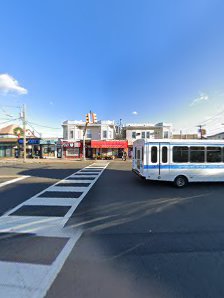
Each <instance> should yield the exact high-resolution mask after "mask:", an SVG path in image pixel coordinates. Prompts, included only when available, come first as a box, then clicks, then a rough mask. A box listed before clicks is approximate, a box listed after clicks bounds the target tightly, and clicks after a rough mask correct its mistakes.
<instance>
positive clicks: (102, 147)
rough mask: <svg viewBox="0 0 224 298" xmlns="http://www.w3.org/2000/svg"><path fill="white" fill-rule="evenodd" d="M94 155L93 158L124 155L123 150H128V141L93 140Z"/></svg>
mask: <svg viewBox="0 0 224 298" xmlns="http://www.w3.org/2000/svg"><path fill="white" fill-rule="evenodd" d="M91 148H92V157H93V158H106V157H110V158H113V159H114V158H117V157H122V154H123V151H126V152H127V150H128V141H126V140H113V141H102V140H101V141H98V140H92V141H91Z"/></svg>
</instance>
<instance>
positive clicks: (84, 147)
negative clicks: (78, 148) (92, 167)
mask: <svg viewBox="0 0 224 298" xmlns="http://www.w3.org/2000/svg"><path fill="white" fill-rule="evenodd" d="M90 116H91V111H90V112H89V113H88V114H86V124H85V127H84V130H83V148H82V159H83V160H86V130H87V125H88V123H89V122H90Z"/></svg>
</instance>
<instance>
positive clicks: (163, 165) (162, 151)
mask: <svg viewBox="0 0 224 298" xmlns="http://www.w3.org/2000/svg"><path fill="white" fill-rule="evenodd" d="M169 152H170V150H169V143H159V177H161V178H165V176H166V175H169V173H170V160H169Z"/></svg>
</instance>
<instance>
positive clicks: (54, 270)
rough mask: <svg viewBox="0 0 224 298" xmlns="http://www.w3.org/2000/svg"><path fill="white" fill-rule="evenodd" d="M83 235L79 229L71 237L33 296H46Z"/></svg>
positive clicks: (36, 297)
mask: <svg viewBox="0 0 224 298" xmlns="http://www.w3.org/2000/svg"><path fill="white" fill-rule="evenodd" d="M81 235H82V231H81V230H78V231H77V232H76V235H74V236H73V237H72V238H70V239H69V241H68V242H67V244H66V245H65V247H64V248H63V249H62V251H61V253H60V254H59V256H58V257H57V258H56V260H55V261H54V262H53V264H52V265H51V268H50V270H49V272H48V274H47V275H46V276H45V278H44V280H43V282H42V283H40V284H39V285H40V287H39V288H38V289H37V291H36V293H35V295H34V296H33V298H43V297H45V296H46V294H47V291H48V290H49V289H50V287H51V285H52V283H53V282H54V280H55V279H56V277H57V275H58V273H59V272H60V271H61V269H62V267H63V265H64V263H65V261H66V260H67V258H68V256H69V255H70V253H71V251H72V249H73V248H74V246H75V244H76V243H77V241H78V240H79V238H80V237H81Z"/></svg>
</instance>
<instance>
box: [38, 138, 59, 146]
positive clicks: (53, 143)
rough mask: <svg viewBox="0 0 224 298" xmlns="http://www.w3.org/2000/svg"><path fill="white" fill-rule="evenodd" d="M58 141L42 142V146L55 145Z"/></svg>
mask: <svg viewBox="0 0 224 298" xmlns="http://www.w3.org/2000/svg"><path fill="white" fill-rule="evenodd" d="M57 141H58V140H56V139H55V140H40V145H55V144H56V143H57Z"/></svg>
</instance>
